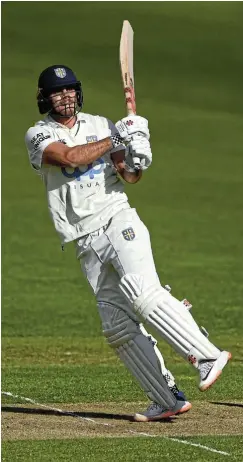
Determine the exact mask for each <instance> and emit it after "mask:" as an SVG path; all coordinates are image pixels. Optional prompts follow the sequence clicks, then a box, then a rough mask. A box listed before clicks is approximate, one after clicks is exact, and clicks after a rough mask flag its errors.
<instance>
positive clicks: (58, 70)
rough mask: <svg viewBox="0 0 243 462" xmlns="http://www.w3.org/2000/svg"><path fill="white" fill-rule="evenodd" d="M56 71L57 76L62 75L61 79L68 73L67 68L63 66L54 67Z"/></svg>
mask: <svg viewBox="0 0 243 462" xmlns="http://www.w3.org/2000/svg"><path fill="white" fill-rule="evenodd" d="M54 72H55V74H56V76H57V77H60V79H64V77H66V75H67V73H66V69H64V68H63V67H57V68H56V69H54Z"/></svg>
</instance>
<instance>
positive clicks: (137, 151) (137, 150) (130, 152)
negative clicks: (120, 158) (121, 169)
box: [125, 135, 152, 172]
mask: <svg viewBox="0 0 243 462" xmlns="http://www.w3.org/2000/svg"><path fill="white" fill-rule="evenodd" d="M134 159H135V160H136V162H137V161H138V159H139V161H140V164H139V167H138V166H135V164H134ZM151 163H152V152H151V148H150V143H149V141H148V140H147V139H146V138H144V137H143V136H141V135H134V136H133V138H132V140H131V141H130V142H129V143H128V145H127V147H126V151H125V170H127V171H128V172H135V171H136V170H147V168H148V167H149V166H150V165H151Z"/></svg>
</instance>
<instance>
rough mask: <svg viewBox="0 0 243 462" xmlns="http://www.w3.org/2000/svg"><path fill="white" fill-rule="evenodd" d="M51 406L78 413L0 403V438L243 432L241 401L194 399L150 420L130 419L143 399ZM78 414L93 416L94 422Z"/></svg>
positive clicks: (141, 407)
mask: <svg viewBox="0 0 243 462" xmlns="http://www.w3.org/2000/svg"><path fill="white" fill-rule="evenodd" d="M50 407H55V408H59V407H60V408H61V409H62V410H64V411H70V412H74V413H75V414H76V415H78V416H79V417H74V416H67V415H61V414H58V413H54V411H49V410H46V409H42V408H40V407H38V406H37V405H36V406H32V405H31V406H30V405H22V404H19V405H18V404H17V405H7V404H6V405H3V406H2V440H23V439H33V440H34V439H38V440H39V439H41V440H43V439H49V438H51V439H54V438H58V439H65V438H80V437H87V436H88V437H91V438H92V437H99V436H100V437H105V436H107V437H128V436H136V435H135V433H132V432H138V433H140V432H145V433H149V434H151V435H158V436H159V435H160V434H163V435H166V436H170V437H178V436H180V437H181V436H184V437H186V436H197V435H199V436H203V435H210V436H212V435H242V434H243V404H242V403H218V404H217V403H207V402H204V403H202V402H194V403H193V408H192V410H191V411H190V412H188V413H186V414H183V415H181V416H177V417H173V418H171V419H168V420H167V421H164V422H149V423H137V422H133V421H132V414H133V413H134V412H137V411H139V410H142V409H144V408H145V407H146V405H145V406H144V403H126V404H125V405H121V404H118V403H97V404H87V403H85V404H82V403H80V404H75V405H72V404H65V405H58V404H55V405H50ZM81 417H86V418H90V419H93V420H95V423H93V422H89V421H87V420H84V419H82V418H81ZM104 424H108V425H104Z"/></svg>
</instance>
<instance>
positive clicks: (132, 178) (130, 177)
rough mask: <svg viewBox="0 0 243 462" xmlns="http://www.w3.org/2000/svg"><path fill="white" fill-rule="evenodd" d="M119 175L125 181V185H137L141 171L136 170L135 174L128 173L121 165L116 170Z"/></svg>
mask: <svg viewBox="0 0 243 462" xmlns="http://www.w3.org/2000/svg"><path fill="white" fill-rule="evenodd" d="M117 171H118V173H119V175H121V177H122V178H123V180H125V181H126V182H127V183H137V182H138V181H139V180H140V179H141V177H142V173H143V172H142V170H136V171H135V172H128V171H127V170H125V168H124V167H122V166H121V165H120V166H119V167H118V168H117Z"/></svg>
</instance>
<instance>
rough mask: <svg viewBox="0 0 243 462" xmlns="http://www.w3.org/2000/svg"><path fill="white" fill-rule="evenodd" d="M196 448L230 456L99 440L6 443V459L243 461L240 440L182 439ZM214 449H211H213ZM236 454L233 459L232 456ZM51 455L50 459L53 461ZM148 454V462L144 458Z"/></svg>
mask: <svg viewBox="0 0 243 462" xmlns="http://www.w3.org/2000/svg"><path fill="white" fill-rule="evenodd" d="M183 441H188V442H191V443H194V444H201V445H205V446H208V447H211V448H212V446H213V445H214V449H216V450H218V451H223V452H226V453H228V454H230V456H225V455H222V454H217V453H212V452H209V451H207V450H202V449H201V448H197V447H193V446H189V445H184V444H182V443H178V442H174V441H168V439H164V438H163V437H162V438H161V439H160V438H144V437H139V438H133V439H131V438H130V439H128V438H127V439H125V440H123V439H121V438H120V439H117V438H110V439H107V438H98V439H96V440H92V439H91V440H90V439H86V438H84V439H82V440H68V441H59V440H55V441H53V440H48V441H38V442H33V441H21V442H20V441H18V442H17V441H11V442H10V441H8V442H4V443H3V453H2V455H3V458H2V460H5V461H12V460H23V461H28V462H29V461H33V460H35V461H42V460H43V461H47V460H48V461H50V460H52V461H59V460H67V461H80V460H85V461H94V460H99V461H107V460H114V458H115V460H117V461H123V462H124V461H131V462H133V461H141V460H146V461H147V460H151V461H161V460H163V461H166V462H170V461H171V459H172V456H171V454H172V453H173V454H176V455H177V458H178V460H182V461H183V462H191V461H192V460H193V461H197V462H211V461H212V462H213V461H217V460H218V461H219V460H220V461H222V460H230V461H233V460H236V461H239V462H240V461H242V460H243V459H242V454H241V452H240V450H239V444H240V443H241V442H242V438H240V437H228V438H224V439H223V440H222V441H221V442H217V447H215V439H214V438H198V437H197V438H196V439H195V438H183ZM210 445H211V446H210ZM233 451H234V455H233V454H232V453H233ZM50 454H51V459H50ZM145 454H146V459H145V458H144V457H145Z"/></svg>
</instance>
